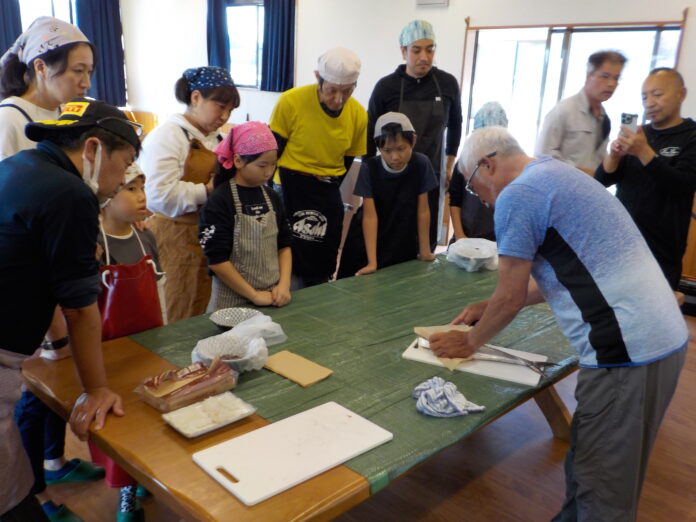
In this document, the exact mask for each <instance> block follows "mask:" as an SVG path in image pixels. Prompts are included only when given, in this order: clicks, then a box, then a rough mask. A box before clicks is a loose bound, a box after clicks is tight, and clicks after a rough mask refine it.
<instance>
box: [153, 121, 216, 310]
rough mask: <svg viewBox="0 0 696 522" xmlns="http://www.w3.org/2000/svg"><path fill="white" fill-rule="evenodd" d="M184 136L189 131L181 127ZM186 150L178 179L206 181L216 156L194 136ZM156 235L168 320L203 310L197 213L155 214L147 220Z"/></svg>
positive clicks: (206, 293) (205, 295) (205, 284)
mask: <svg viewBox="0 0 696 522" xmlns="http://www.w3.org/2000/svg"><path fill="white" fill-rule="evenodd" d="M182 130H183V131H184V133H185V134H186V136H187V137H188V133H187V132H186V131H185V130H184V129H183V128H182ZM189 143H190V147H189V153H188V156H187V157H186V162H185V163H184V175H183V177H182V178H181V181H189V182H191V183H202V184H206V183H208V181H209V180H210V174H211V173H212V172H214V171H215V165H216V163H217V157H216V155H215V153H214V152H213V151H211V150H209V149H207V148H205V146H204V145H203V144H202V143H201V142H200V141H199V140H197V139H196V138H192V139H190V140H189ZM148 225H149V226H150V230H152V232H153V234H155V237H156V238H157V250H158V251H159V260H160V265H161V267H162V270H163V271H164V272H165V273H166V274H167V275H166V278H167V279H166V281H165V283H164V296H165V299H164V301H165V303H166V306H167V320H168V322H169V323H173V322H175V321H180V320H181V319H187V318H189V317H193V316H195V315H200V314H202V313H204V312H205V308H206V305H207V304H208V300H209V299H210V276H209V275H208V268H207V263H206V260H205V256H204V255H203V250H202V249H201V246H200V244H199V243H198V212H189V213H188V214H182V215H181V216H176V217H173V218H170V217H167V216H164V215H162V214H155V215H154V216H153V217H152V218H150V219H149V220H148Z"/></svg>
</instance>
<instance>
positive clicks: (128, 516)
mask: <svg viewBox="0 0 696 522" xmlns="http://www.w3.org/2000/svg"><path fill="white" fill-rule="evenodd" d="M144 520H145V512H144V511H143V508H142V507H140V502H137V501H136V508H135V509H134V510H133V511H117V512H116V522H144Z"/></svg>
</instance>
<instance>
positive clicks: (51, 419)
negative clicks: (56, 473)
mask: <svg viewBox="0 0 696 522" xmlns="http://www.w3.org/2000/svg"><path fill="white" fill-rule="evenodd" d="M15 422H17V427H18V428H19V433H20V434H21V436H22V443H23V444H24V449H25V450H26V452H27V455H28V456H29V461H30V462H31V469H32V471H33V472H34V486H33V487H32V489H31V492H32V493H41V492H42V491H43V490H44V489H46V482H45V480H44V467H43V461H44V459H57V458H60V457H62V456H63V451H64V447H65V421H64V420H63V419H61V418H60V417H59V416H58V415H56V414H55V413H53V411H52V410H51V409H50V408H49V407H48V406H46V405H45V404H44V403H43V402H41V399H39V398H38V397H37V396H36V395H34V394H33V393H31V392H29V391H25V392H23V393H22V398H21V399H19V401H18V402H17V406H15Z"/></svg>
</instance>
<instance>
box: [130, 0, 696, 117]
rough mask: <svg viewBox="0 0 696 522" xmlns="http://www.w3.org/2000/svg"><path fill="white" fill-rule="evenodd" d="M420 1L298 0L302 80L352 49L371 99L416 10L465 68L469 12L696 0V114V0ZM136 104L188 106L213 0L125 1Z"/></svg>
mask: <svg viewBox="0 0 696 522" xmlns="http://www.w3.org/2000/svg"><path fill="white" fill-rule="evenodd" d="M415 3H416V2H415V0H350V1H349V2H346V1H345V0H297V44H296V45H297V62H296V69H297V82H296V83H297V85H302V84H306V83H310V82H313V81H314V75H313V71H314V69H315V68H316V60H317V58H318V56H319V55H320V54H321V53H322V52H323V51H325V50H326V49H328V48H330V47H334V46H338V45H341V46H345V47H349V48H351V49H353V50H354V51H355V52H356V53H358V55H359V56H360V57H361V59H362V62H363V70H362V74H361V76H360V80H359V82H358V88H357V89H356V92H355V97H356V98H357V99H358V101H360V102H361V103H362V104H363V105H367V101H368V99H369V96H370V93H371V91H372V87H373V86H374V84H375V82H376V81H377V80H378V79H379V78H381V77H382V76H384V75H386V74H388V73H390V72H392V71H393V70H394V68H395V67H396V66H397V65H398V64H400V63H402V60H401V55H400V52H399V46H398V37H399V32H400V30H401V28H402V26H403V25H404V24H406V23H407V22H408V21H410V20H412V19H414V18H423V19H426V20H428V21H430V22H431V23H432V24H433V26H434V28H435V32H436V35H437V44H438V50H437V54H436V61H437V65H438V66H439V67H440V68H442V69H444V70H446V71H448V72H450V73H452V74H454V75H455V76H456V77H457V78H459V77H460V75H461V69H462V51H463V45H464V31H465V18H466V17H467V16H469V17H470V18H471V24H472V25H475V26H491V25H544V24H553V23H557V24H558V23H574V24H581V23H600V22H610V23H614V22H640V21H655V20H681V18H682V11H683V10H684V8H686V7H689V8H690V11H691V13H690V18H691V20H690V21H689V22H687V27H686V30H685V33H684V43H683V46H682V57H681V60H680V64H679V69H680V71H681V72H682V74H683V75H684V77H685V80H686V83H687V86H691V88H692V93H691V95H690V96H687V100H686V102H685V104H684V110H683V113H684V115H685V116H691V117H696V20H694V18H695V17H696V0H664V1H662V2H660V3H659V9H658V8H657V6H658V4H657V3H656V2H654V1H647V0H639V1H636V0H613V1H611V2H608V1H607V0H583V1H582V2H578V1H577V0H450V5H449V7H446V8H443V7H416V6H415ZM121 13H122V19H123V32H124V42H125V51H126V65H127V66H126V71H127V74H128V93H129V103H130V104H131V105H132V106H133V107H134V108H136V109H140V110H149V111H153V112H157V113H160V114H166V113H171V112H176V111H180V110H181V107H180V106H179V105H178V104H177V103H176V101H175V100H174V94H173V88H174V82H175V81H176V79H177V78H178V77H179V75H180V74H181V72H182V71H183V70H184V69H185V68H187V67H193V66H199V65H203V64H205V63H207V58H206V57H207V52H206V0H121ZM241 94H242V106H241V107H240V108H239V109H238V110H237V111H235V112H234V113H233V115H232V121H233V122H240V121H244V120H246V119H247V114H248V115H249V118H250V119H256V120H261V121H267V120H268V117H269V116H270V111H271V109H272V106H273V103H274V102H275V100H276V98H277V94H274V93H263V92H257V91H253V90H250V89H244V90H242V92H241Z"/></svg>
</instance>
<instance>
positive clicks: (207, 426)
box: [162, 392, 256, 439]
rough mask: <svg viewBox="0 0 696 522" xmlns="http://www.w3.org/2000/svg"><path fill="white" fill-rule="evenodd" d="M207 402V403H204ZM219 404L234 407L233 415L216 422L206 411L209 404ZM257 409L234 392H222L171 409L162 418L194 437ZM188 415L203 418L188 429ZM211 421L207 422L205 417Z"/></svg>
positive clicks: (173, 426) (225, 424) (185, 434)
mask: <svg viewBox="0 0 696 522" xmlns="http://www.w3.org/2000/svg"><path fill="white" fill-rule="evenodd" d="M204 403H205V404H204ZM211 404H217V405H218V406H219V407H221V408H228V409H233V410H234V411H233V412H232V415H231V416H229V417H227V418H225V419H224V420H221V421H218V422H215V421H214V420H211V419H210V417H209V415H207V413H206V407H207V405H211ZM255 411H256V408H254V407H253V406H252V405H251V404H249V403H248V402H244V401H243V400H242V399H240V398H239V397H237V396H236V395H234V394H233V393H232V392H225V393H221V394H220V395H214V396H213V397H208V398H207V399H205V400H203V401H200V402H196V403H194V404H190V405H189V406H185V407H183V408H179V409H178V410H174V411H170V412H169V413H163V414H162V418H163V419H164V420H165V421H166V422H167V424H169V425H170V426H171V427H172V428H174V429H175V430H176V431H178V432H179V433H181V434H182V435H183V436H184V437H188V438H189V439H192V438H194V437H198V436H200V435H203V434H205V433H209V432H211V431H213V430H216V429H218V428H222V427H223V426H228V425H230V424H232V423H233V422H237V421H238V420H241V419H243V418H245V417H248V416H249V415H251V414H252V413H254V412H255ZM187 416H194V417H195V418H196V420H198V419H201V421H203V422H201V423H200V424H199V425H198V426H197V427H196V428H192V429H186V424H185V423H186V421H185V420H184V418H185V417H187ZM206 418H207V419H208V420H209V422H207V423H205V422H204V421H205V419H206Z"/></svg>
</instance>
